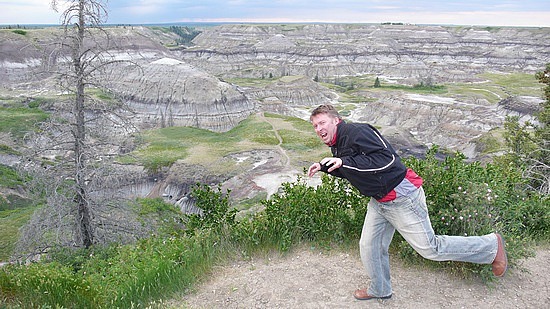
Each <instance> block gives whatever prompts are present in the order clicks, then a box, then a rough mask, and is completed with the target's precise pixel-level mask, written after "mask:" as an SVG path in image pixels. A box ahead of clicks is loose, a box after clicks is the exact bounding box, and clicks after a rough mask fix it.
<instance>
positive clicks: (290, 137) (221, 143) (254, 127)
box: [120, 114, 324, 169]
mask: <svg viewBox="0 0 550 309" xmlns="http://www.w3.org/2000/svg"><path fill="white" fill-rule="evenodd" d="M265 117H266V118H268V119H273V120H276V121H280V122H282V123H283V124H282V125H280V126H281V128H278V129H277V130H278V131H279V134H280V135H281V136H282V137H283V145H282V147H283V148H284V149H287V150H293V151H294V153H295V155H296V159H297V160H301V159H303V158H304V157H308V154H310V153H311V150H312V148H318V149H319V148H323V149H324V145H322V143H320V142H318V141H317V137H316V136H315V134H314V132H313V129H312V128H311V125H310V124H309V122H307V121H304V120H301V119H297V118H293V117H286V116H277V115H273V114H266V115H265ZM282 128H284V129H282ZM142 137H143V146H142V147H141V148H139V149H138V150H137V151H135V152H133V153H132V154H131V156H127V157H124V158H121V159H120V160H121V161H122V162H127V163H129V162H132V160H137V161H138V162H141V163H144V164H145V165H149V167H150V168H153V169H154V168H158V167H159V166H170V165H172V164H173V163H175V162H176V161H178V160H184V161H185V162H187V163H191V164H200V165H203V166H209V165H210V164H212V163H214V162H217V161H218V160H220V159H221V158H223V157H225V156H227V155H229V154H233V153H239V152H244V151H250V150H255V149H274V148H275V146H276V145H278V143H279V141H278V139H277V137H276V135H275V132H274V131H273V127H272V125H271V124H270V123H269V122H267V121H264V120H262V118H261V117H258V116H257V115H251V116H250V117H248V118H247V119H245V120H243V121H241V122H240V123H239V124H238V125H237V126H236V127H234V128H233V129H231V130H229V131H227V132H223V133H217V132H212V131H208V130H203V129H197V128H191V127H170V128H163V129H156V130H150V131H147V132H144V133H143V135H142ZM133 158H137V159H133ZM291 159H292V158H291Z"/></svg>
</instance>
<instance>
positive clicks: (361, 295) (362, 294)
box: [353, 289, 391, 300]
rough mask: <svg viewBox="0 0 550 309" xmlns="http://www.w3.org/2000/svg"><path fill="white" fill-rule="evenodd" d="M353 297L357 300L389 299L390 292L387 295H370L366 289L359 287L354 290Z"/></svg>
mask: <svg viewBox="0 0 550 309" xmlns="http://www.w3.org/2000/svg"><path fill="white" fill-rule="evenodd" d="M353 297H355V298H356V299H358V300H369V299H390V298H391V294H390V295H389V296H384V297H379V296H372V295H369V294H368V293H367V289H361V290H355V292H354V293H353Z"/></svg>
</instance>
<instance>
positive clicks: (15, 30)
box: [11, 29, 27, 35]
mask: <svg viewBox="0 0 550 309" xmlns="http://www.w3.org/2000/svg"><path fill="white" fill-rule="evenodd" d="M11 32H13V33H15V34H21V35H27V31H25V30H22V29H14V30H12V31H11Z"/></svg>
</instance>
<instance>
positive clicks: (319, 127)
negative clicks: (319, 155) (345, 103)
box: [311, 113, 340, 145]
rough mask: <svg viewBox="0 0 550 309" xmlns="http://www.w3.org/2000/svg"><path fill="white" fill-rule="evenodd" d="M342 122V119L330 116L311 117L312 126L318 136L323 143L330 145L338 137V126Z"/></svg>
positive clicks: (318, 115)
mask: <svg viewBox="0 0 550 309" xmlns="http://www.w3.org/2000/svg"><path fill="white" fill-rule="evenodd" d="M339 122H340V119H338V118H336V117H331V116H329V115H328V114H325V113H323V114H317V115H315V116H312V117H311V124H313V129H315V133H317V136H319V138H320V139H321V140H322V141H323V143H325V144H327V145H330V144H331V143H332V141H333V139H334V136H335V135H336V126H337V125H338V123H339Z"/></svg>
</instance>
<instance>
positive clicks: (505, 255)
mask: <svg viewBox="0 0 550 309" xmlns="http://www.w3.org/2000/svg"><path fill="white" fill-rule="evenodd" d="M497 235H498V242H499V243H501V244H502V250H504V260H505V261H506V265H505V266H504V271H503V272H502V274H500V275H498V276H497V275H495V276H496V277H498V278H502V277H504V274H506V271H508V255H507V254H506V241H505V240H504V237H502V235H500V234H497Z"/></svg>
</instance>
